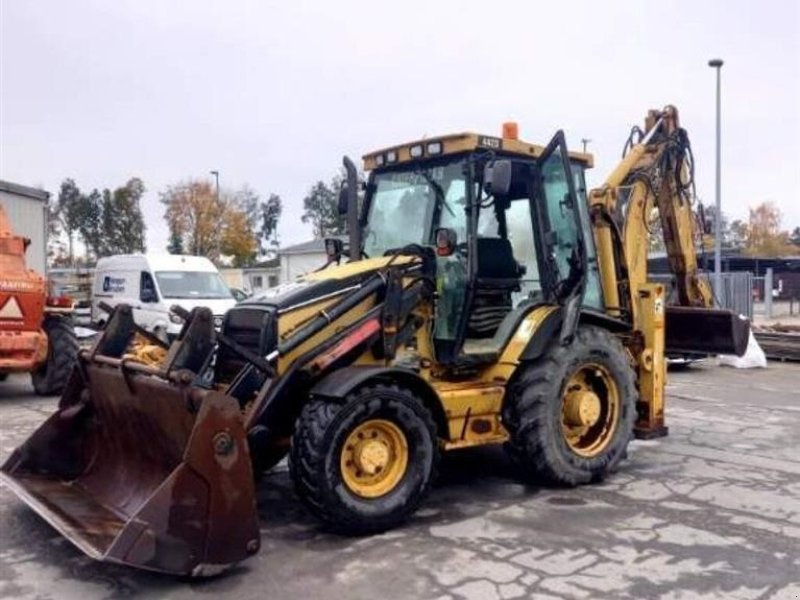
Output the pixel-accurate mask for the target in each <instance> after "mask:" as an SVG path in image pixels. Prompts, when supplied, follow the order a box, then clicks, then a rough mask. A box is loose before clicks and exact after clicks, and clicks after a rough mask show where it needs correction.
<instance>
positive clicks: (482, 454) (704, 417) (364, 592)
mask: <svg viewBox="0 0 800 600" xmlns="http://www.w3.org/2000/svg"><path fill="white" fill-rule="evenodd" d="M54 406H55V399H52V398H49V399H40V398H36V397H35V396H33V395H32V394H31V393H30V392H29V391H28V389H27V382H26V381H25V380H24V379H23V378H21V377H19V378H12V379H10V380H9V381H7V382H5V383H2V384H0V460H4V459H5V457H7V456H8V454H9V453H10V451H11V450H12V449H13V448H14V447H15V446H16V445H17V444H18V443H20V442H21V441H22V440H23V439H25V437H26V436H27V435H28V434H29V433H30V432H31V431H32V430H33V429H34V428H35V427H36V426H37V424H38V423H40V422H41V421H42V420H43V419H44V418H45V417H46V416H47V414H49V413H50V412H51V411H52V410H53V408H54ZM667 414H668V417H667V419H668V424H669V426H670V436H669V437H667V438H664V439H661V440H654V441H647V442H635V443H634V444H632V446H631V451H630V456H629V458H628V460H627V461H626V462H625V463H624V464H623V467H622V468H621V469H620V471H619V472H618V473H617V474H616V475H614V476H613V477H611V478H610V479H608V480H607V481H606V482H604V483H602V484H599V485H593V486H588V487H583V488H578V489H574V490H564V489H536V488H532V487H527V486H525V485H523V484H521V483H520V482H519V479H518V478H517V477H516V475H515V473H514V470H513V467H512V466H511V465H510V463H509V462H508V461H507V460H506V458H505V456H504V455H503V453H502V451H501V450H499V449H478V450H471V451H462V452H461V453H459V454H455V455H451V456H449V457H448V458H447V459H446V460H445V461H444V462H443V464H442V468H441V476H440V479H439V483H438V485H437V486H436V488H435V489H434V491H433V493H432V494H431V496H430V498H429V499H428V501H427V502H426V503H425V504H424V506H423V507H422V509H421V510H420V511H419V512H418V513H417V515H416V516H415V518H414V519H413V520H412V521H411V522H410V523H409V524H408V525H407V526H405V527H403V528H401V529H399V530H396V531H392V532H389V533H386V534H383V535H378V536H373V537H368V538H361V539H352V538H343V537H338V536H335V535H331V534H328V533H326V532H325V531H323V530H322V529H321V528H320V527H319V525H318V523H316V522H315V521H314V520H313V519H312V518H311V517H310V516H309V515H308V514H307V513H306V512H305V510H304V509H303V508H302V506H301V505H300V504H299V503H298V502H297V501H296V499H295V497H294V494H293V492H292V489H291V485H290V482H289V478H288V474H287V473H286V470H285V468H284V467H282V466H279V467H278V468H277V469H276V470H274V471H273V472H271V473H270V474H269V475H268V476H267V477H266V478H265V479H264V480H263V481H262V482H261V483H260V484H259V487H258V491H259V512H260V514H261V519H262V522H261V530H262V542H263V546H262V550H261V552H260V553H259V554H258V555H257V556H256V557H254V558H253V559H251V560H249V561H247V562H245V563H243V564H242V565H241V566H239V567H237V568H236V569H235V570H234V571H232V572H230V573H228V574H226V575H224V576H222V577H218V578H215V579H211V580H205V581H190V580H179V579H175V578H171V577H165V576H159V575H153V574H148V573H143V572H139V571H134V570H131V569H127V568H122V567H117V566H114V565H106V564H98V563H95V562H93V561H91V560H90V559H88V558H85V557H84V556H83V555H82V554H81V553H80V552H78V551H77V550H75V549H74V548H73V547H72V546H71V545H70V544H69V543H67V542H66V541H65V540H63V539H62V538H61V537H60V536H59V535H58V534H56V533H55V531H54V530H52V529H51V528H50V527H49V526H48V525H46V524H45V523H44V522H43V521H42V520H41V519H40V518H38V517H37V516H36V515H35V514H34V513H33V512H32V511H31V510H29V509H28V508H27V507H25V506H24V505H23V504H22V503H21V502H19V501H18V500H17V499H16V498H15V497H14V496H13V495H12V494H11V493H10V492H9V491H8V490H6V489H0V598H9V599H10V598H19V599H37V600H47V599H51V598H52V599H72V598H78V599H80V600H89V599H94V598H116V597H125V598H137V599H138V598H141V599H149V598H168V599H183V598H190V597H191V598H202V597H208V598H218V597H230V598H236V599H237V600H249V599H251V598H252V599H255V598H259V599H266V600H277V599H283V598H292V599H302V598H326V599H332V600H333V599H338V598H342V599H345V598H346V599H354V598H381V599H382V600H393V599H401V598H440V599H442V600H444V599H453V600H455V599H468V600H471V599H475V600H493V599H512V598H543V599H547V598H637V599H648V598H663V599H679V598H699V599H711V598H725V599H740V600H744V599H756V598H758V599H772V600H777V599H782V600H783V599H786V600H789V599H793V600H794V599H798V598H800V365H796V364H795V365H792V364H780V363H770V368H769V369H767V370H763V371H736V370H733V369H726V368H718V367H715V366H713V365H709V366H701V367H695V368H693V369H690V370H687V371H684V372H678V373H671V374H670V384H669V387H668V409H667Z"/></svg>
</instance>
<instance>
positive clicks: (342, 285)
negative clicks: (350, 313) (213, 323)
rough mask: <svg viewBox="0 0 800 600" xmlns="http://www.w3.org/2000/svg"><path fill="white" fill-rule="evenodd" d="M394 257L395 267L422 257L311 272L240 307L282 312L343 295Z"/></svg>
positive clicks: (361, 262)
mask: <svg viewBox="0 0 800 600" xmlns="http://www.w3.org/2000/svg"><path fill="white" fill-rule="evenodd" d="M393 258H394V261H393V262H392V264H395V265H403V264H408V263H411V262H414V261H419V258H417V257H414V256H397V257H391V256H379V257H376V258H368V259H365V260H359V261H354V262H348V263H343V264H341V265H335V266H331V267H328V268H326V269H322V270H321V271H315V272H313V273H307V274H306V275H302V276H300V277H298V278H297V279H296V280H294V281H290V282H287V283H283V284H281V285H278V286H275V287H273V288H270V289H268V290H265V291H264V292H262V293H260V294H259V295H258V296H253V297H252V298H248V299H247V300H245V301H244V302H241V303H240V304H239V306H241V307H246V306H247V305H252V304H267V305H271V306H275V307H277V308H278V309H288V308H290V307H292V306H296V305H298V304H303V303H304V302H308V301H311V300H316V299H317V298H321V297H323V296H327V295H328V294H339V293H342V292H343V291H345V290H347V289H348V288H353V289H355V288H356V287H357V286H358V285H359V284H360V283H361V282H363V281H364V280H365V279H367V278H368V277H370V276H371V275H373V274H374V273H375V272H376V271H379V270H380V269H382V268H384V267H386V266H387V265H388V264H389V262H390V261H392V259H393Z"/></svg>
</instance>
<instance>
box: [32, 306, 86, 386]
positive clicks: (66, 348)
mask: <svg viewBox="0 0 800 600" xmlns="http://www.w3.org/2000/svg"><path fill="white" fill-rule="evenodd" d="M42 329H44V332H45V333H46V334H47V361H46V362H45V363H44V364H43V365H42V366H41V367H39V368H38V369H36V370H35V371H33V372H32V373H31V382H32V383H33V389H34V390H35V391H36V393H37V394H38V395H39V396H52V395H55V394H60V393H61V391H62V390H63V389H64V386H65V385H66V384H67V380H68V379H69V375H70V373H72V367H73V365H74V364H75V360H76V359H77V357H78V338H77V337H76V336H75V329H74V328H73V326H72V319H71V318H70V317H63V316H52V317H47V318H46V319H45V321H44V324H43V325H42Z"/></svg>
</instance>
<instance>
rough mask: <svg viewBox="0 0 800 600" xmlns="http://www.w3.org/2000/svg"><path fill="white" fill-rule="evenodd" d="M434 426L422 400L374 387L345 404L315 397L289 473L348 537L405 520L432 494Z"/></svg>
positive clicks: (295, 441) (303, 417) (302, 420)
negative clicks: (430, 492) (429, 493)
mask: <svg viewBox="0 0 800 600" xmlns="http://www.w3.org/2000/svg"><path fill="white" fill-rule="evenodd" d="M438 455H439V452H438V445H437V438H436V426H435V425H434V422H433V418H432V417H431V415H430V413H429V412H428V410H427V409H426V408H425V407H424V405H423V404H422V401H421V400H420V399H419V398H417V397H416V396H415V395H414V394H413V393H411V392H410V391H409V390H406V389H404V388H401V387H398V386H397V385H390V384H382V383H381V384H373V385H367V386H364V387H361V388H359V389H357V390H356V391H354V392H351V393H350V394H349V395H348V396H347V397H346V398H345V399H344V403H343V404H339V403H334V402H326V401H322V400H312V401H310V402H309V403H308V404H307V405H306V406H305V407H304V408H303V411H302V413H301V414H300V417H299V418H298V420H297V424H296V426H295V433H294V435H293V436H292V443H291V450H290V452H289V471H290V473H291V476H292V479H293V480H294V484H295V489H296V491H297V494H298V496H300V498H301V499H302V500H303V502H304V503H305V504H306V506H307V507H308V508H309V510H310V511H311V512H312V513H314V515H316V516H317V517H318V518H320V519H321V520H322V521H323V522H325V523H326V525H328V526H329V527H330V528H331V529H333V530H335V531H338V532H340V533H345V534H349V535H360V534H367V533H375V532H379V531H385V530H387V529H390V528H392V527H395V526H397V525H399V524H401V523H402V522H403V521H405V520H406V519H407V518H408V517H409V516H410V515H411V514H412V513H413V512H414V511H415V510H416V509H417V507H418V506H419V504H420V503H421V502H422V500H423V498H424V497H425V495H426V494H427V493H428V491H429V489H430V485H431V480H432V478H433V475H434V472H435V468H436V464H437V461H438Z"/></svg>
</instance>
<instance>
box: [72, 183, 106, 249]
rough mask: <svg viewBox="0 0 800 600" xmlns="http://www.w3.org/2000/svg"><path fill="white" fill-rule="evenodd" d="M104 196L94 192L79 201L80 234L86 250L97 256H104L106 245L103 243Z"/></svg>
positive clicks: (83, 196)
mask: <svg viewBox="0 0 800 600" xmlns="http://www.w3.org/2000/svg"><path fill="white" fill-rule="evenodd" d="M102 203H103V195H102V194H101V193H100V192H99V191H97V189H94V190H92V191H91V192H90V193H89V194H81V197H80V199H79V201H78V212H79V214H80V225H78V232H79V233H80V235H81V238H83V243H84V244H86V249H87V250H88V251H89V252H91V253H92V254H94V255H95V256H103V255H104V249H105V244H104V241H103V205H102Z"/></svg>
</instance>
